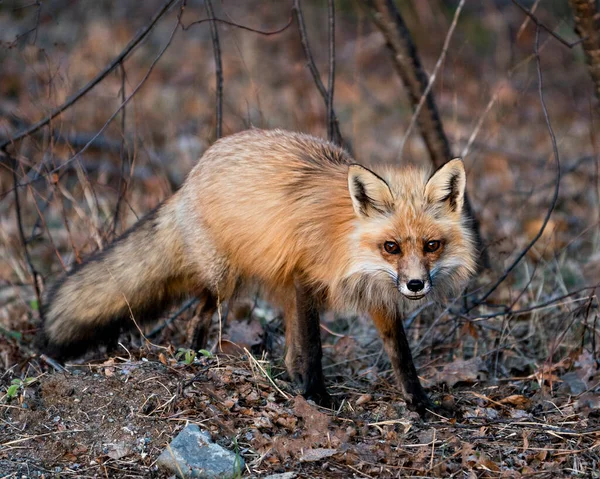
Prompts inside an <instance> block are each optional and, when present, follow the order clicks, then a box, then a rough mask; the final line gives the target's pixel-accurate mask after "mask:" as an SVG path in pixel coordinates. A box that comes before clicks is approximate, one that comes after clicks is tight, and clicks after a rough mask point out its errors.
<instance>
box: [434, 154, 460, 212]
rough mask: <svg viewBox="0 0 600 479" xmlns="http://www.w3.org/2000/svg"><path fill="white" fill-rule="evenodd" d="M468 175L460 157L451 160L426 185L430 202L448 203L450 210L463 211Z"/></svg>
mask: <svg viewBox="0 0 600 479" xmlns="http://www.w3.org/2000/svg"><path fill="white" fill-rule="evenodd" d="M466 184H467V177H466V174H465V166H464V164H463V162H462V160H461V159H460V158H455V159H454V160H450V161H449V162H448V163H446V164H445V165H444V166H442V167H441V168H440V169H439V170H437V171H436V172H435V173H434V174H433V176H432V177H431V178H429V181H428V182H427V185H425V198H426V199H427V201H428V202H429V203H432V204H433V203H446V204H447V205H448V208H449V209H450V211H453V212H459V213H460V212H461V211H462V207H463V203H464V200H465V186H466Z"/></svg>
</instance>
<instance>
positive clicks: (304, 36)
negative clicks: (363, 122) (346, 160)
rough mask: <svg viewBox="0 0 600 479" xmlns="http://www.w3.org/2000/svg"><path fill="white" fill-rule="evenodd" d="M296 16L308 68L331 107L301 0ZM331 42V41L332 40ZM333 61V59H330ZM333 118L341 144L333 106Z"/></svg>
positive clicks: (295, 7) (326, 103) (340, 141)
mask: <svg viewBox="0 0 600 479" xmlns="http://www.w3.org/2000/svg"><path fill="white" fill-rule="evenodd" d="M293 11H294V15H295V16H296V21H297V22H298V30H299V31H300V41H301V42H302V48H303V49H304V54H305V56H306V60H307V62H308V68H309V70H310V73H311V74H312V77H313V80H314V82H315V85H316V87H317V89H318V90H319V93H320V94H321V97H322V98H323V101H324V102H325V106H328V105H329V93H328V91H327V90H326V89H325V85H323V81H322V80H321V75H320V74H319V70H318V69H317V64H316V63H315V59H314V57H313V54H312V51H311V49H310V45H309V44H308V35H307V33H306V24H305V23H304V15H303V13H302V8H301V7H300V0H294V8H293ZM330 41H331V40H330ZM330 60H331V58H330ZM331 118H332V121H333V130H334V132H335V135H334V137H336V138H338V139H339V144H341V143H342V142H343V138H342V134H341V132H340V125H339V122H338V119H337V117H336V115H335V110H334V109H333V105H332V106H331Z"/></svg>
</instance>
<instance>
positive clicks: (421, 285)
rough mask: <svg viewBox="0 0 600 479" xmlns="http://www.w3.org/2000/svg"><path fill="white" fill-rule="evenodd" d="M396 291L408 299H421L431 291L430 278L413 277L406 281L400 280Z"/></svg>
mask: <svg viewBox="0 0 600 479" xmlns="http://www.w3.org/2000/svg"><path fill="white" fill-rule="evenodd" d="M398 291H400V292H401V293H402V294H403V295H404V296H405V297H407V298H408V299H421V298H423V297H424V296H425V295H426V294H427V293H429V291H431V279H429V278H413V279H409V280H408V281H400V282H399V284H398Z"/></svg>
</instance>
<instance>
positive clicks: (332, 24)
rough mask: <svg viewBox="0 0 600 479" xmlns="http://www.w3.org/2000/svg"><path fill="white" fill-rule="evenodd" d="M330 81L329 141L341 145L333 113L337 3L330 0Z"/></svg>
mask: <svg viewBox="0 0 600 479" xmlns="http://www.w3.org/2000/svg"><path fill="white" fill-rule="evenodd" d="M328 10H329V11H328V16H329V79H328V82H327V139H328V140H329V141H332V142H333V143H335V144H337V145H339V144H340V143H341V138H339V137H338V136H337V134H336V130H335V119H334V118H335V117H334V113H333V92H334V88H335V1H334V0H329V9H328Z"/></svg>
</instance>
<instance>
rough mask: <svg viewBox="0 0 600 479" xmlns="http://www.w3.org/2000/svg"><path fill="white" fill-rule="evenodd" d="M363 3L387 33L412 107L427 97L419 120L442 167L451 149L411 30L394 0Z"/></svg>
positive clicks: (438, 165)
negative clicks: (428, 86)
mask: <svg viewBox="0 0 600 479" xmlns="http://www.w3.org/2000/svg"><path fill="white" fill-rule="evenodd" d="M364 3H365V5H366V6H367V8H368V10H369V13H370V14H371V18H372V19H373V21H374V22H375V24H376V25H377V27H378V28H379V30H380V31H381V33H382V34H383V36H384V37H385V40H386V43H387V46H388V49H389V51H390V54H391V56H392V61H393V64H394V67H395V69H396V72H397V73H398V75H399V76H400V78H401V80H402V83H404V87H405V88H406V90H407V92H408V96H409V97H410V101H411V104H412V106H413V109H416V108H417V105H418V104H419V103H420V98H421V97H422V96H424V97H425V100H424V106H425V108H422V110H421V112H420V114H419V115H418V119H417V121H418V124H419V129H420V131H421V135H422V136H423V139H424V140H425V144H426V145H427V150H428V151H429V155H430V156H431V161H432V162H433V164H434V166H435V167H436V168H439V167H440V166H442V165H443V164H444V163H446V162H447V161H448V160H449V159H450V158H452V152H451V150H450V144H449V142H448V138H447V137H446V133H445V132H444V127H443V126H442V121H441V120H440V116H439V113H438V111H437V107H436V105H435V102H434V99H433V95H432V94H431V88H429V90H428V91H427V93H426V94H425V95H424V93H425V92H426V90H427V85H428V83H429V81H428V78H427V74H426V73H425V71H424V70H423V67H422V65H421V60H420V59H419V56H418V54H417V49H416V47H415V44H414V42H413V41H412V38H411V35H410V32H409V31H408V28H407V26H406V24H405V23H404V20H403V19H402V16H401V15H400V12H399V11H398V9H397V8H396V6H395V4H394V2H393V0H366V1H365V2H364Z"/></svg>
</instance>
